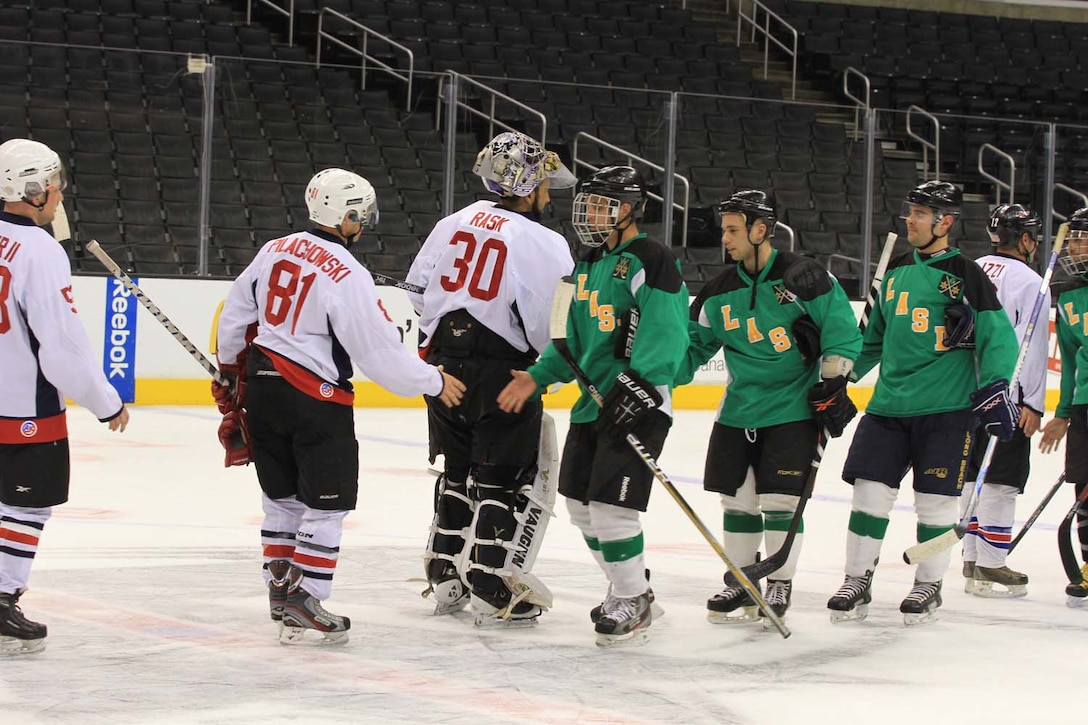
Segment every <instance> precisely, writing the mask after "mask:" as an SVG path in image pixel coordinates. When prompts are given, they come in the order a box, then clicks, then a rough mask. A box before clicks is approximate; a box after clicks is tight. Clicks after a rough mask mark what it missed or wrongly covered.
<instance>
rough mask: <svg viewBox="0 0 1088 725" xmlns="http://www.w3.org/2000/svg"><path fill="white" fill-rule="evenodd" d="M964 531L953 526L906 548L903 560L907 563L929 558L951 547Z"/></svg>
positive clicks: (962, 535)
mask: <svg viewBox="0 0 1088 725" xmlns="http://www.w3.org/2000/svg"><path fill="white" fill-rule="evenodd" d="M966 533H967V532H966V531H963V532H961V531H960V528H959V526H953V527H952V528H951V529H949V530H948V531H946V532H944V533H943V534H941V535H940V536H937V537H934V538H932V539H930V540H929V541H923V542H921V543H920V544H915V545H914V546H912V547H910V548H908V549H907V550H906V551H904V552H903V561H905V562H907V563H908V564H918V563H921V562H923V561H925V560H926V559H931V558H933V557H934V556H936V555H937V554H940V553H941V552H942V551H944V550H945V549H951V548H952V547H953V546H955V545H956V542H957V541H959V540H960V539H962V538H963V537H964V535H965V534H966Z"/></svg>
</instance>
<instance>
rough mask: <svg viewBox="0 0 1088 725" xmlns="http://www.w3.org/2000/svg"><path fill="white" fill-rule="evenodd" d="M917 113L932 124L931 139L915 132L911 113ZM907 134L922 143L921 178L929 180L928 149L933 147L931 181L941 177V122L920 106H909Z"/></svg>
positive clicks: (938, 179)
mask: <svg viewBox="0 0 1088 725" xmlns="http://www.w3.org/2000/svg"><path fill="white" fill-rule="evenodd" d="M915 114H916V115H919V116H922V117H923V118H925V119H926V120H927V121H929V122H930V123H931V124H932V125H933V140H932V141H930V140H929V139H927V138H925V137H924V136H922V135H921V134H919V133H916V132H915V130H914V128H913V127H912V126H911V123H910V120H911V116H912V115H915ZM907 135H908V136H910V137H911V138H912V139H914V140H915V141H917V142H918V143H920V144H922V179H924V180H926V181H928V180H929V150H930V149H933V181H940V179H941V122H940V121H938V120H937V117H936V116H934V115H933V114H932V113H930V112H929V111H927V110H926V109H924V108H922V107H921V106H910V107H909V108H908V109H907Z"/></svg>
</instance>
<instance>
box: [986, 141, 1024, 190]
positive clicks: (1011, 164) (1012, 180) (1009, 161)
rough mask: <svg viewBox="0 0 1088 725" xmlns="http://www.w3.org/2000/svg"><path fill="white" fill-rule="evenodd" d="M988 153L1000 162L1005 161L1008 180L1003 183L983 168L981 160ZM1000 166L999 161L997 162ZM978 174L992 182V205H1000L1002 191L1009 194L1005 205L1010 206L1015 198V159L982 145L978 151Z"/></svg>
mask: <svg viewBox="0 0 1088 725" xmlns="http://www.w3.org/2000/svg"><path fill="white" fill-rule="evenodd" d="M987 151H989V152H990V153H992V154H993V155H994V156H997V157H998V159H1000V160H1001V161H1005V162H1006V163H1007V164H1008V165H1009V180H1008V181H1003V180H1002V179H1000V178H998V177H996V176H994V175H993V174H991V173H990V172H988V171H987V170H986V169H985V168H983V164H982V162H983V160H984V159H985V157H986V152H987ZM998 163H999V164H1000V161H999V162H998ZM978 173H979V176H981V177H982V178H984V179H986V180H988V181H992V182H994V186H995V187H996V188H995V189H994V204H995V205H999V204H1001V190H1002V189H1004V190H1006V191H1007V192H1009V200H1008V202H1007V203H1009V204H1012V203H1013V199H1014V197H1015V196H1016V159H1014V158H1013V157H1012V155H1011V154H1007V153H1005V152H1004V151H1002V150H1001V149H999V148H998V147H996V146H994V145H993V144H989V143H984V144H982V146H980V147H979V149H978Z"/></svg>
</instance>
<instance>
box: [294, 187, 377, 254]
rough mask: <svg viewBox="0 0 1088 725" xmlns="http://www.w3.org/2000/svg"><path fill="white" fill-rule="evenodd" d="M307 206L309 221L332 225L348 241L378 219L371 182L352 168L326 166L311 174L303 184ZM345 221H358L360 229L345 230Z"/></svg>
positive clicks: (371, 226)
mask: <svg viewBox="0 0 1088 725" xmlns="http://www.w3.org/2000/svg"><path fill="white" fill-rule="evenodd" d="M306 209H307V210H308V211H309V213H310V221H312V222H314V223H315V224H320V225H321V226H323V227H331V228H333V229H335V230H336V231H338V232H340V234H341V235H343V236H344V237H345V238H347V241H348V244H351V243H353V242H354V241H355V240H356V238H358V236H359V233H360V232H361V231H362V230H363V229H372V228H373V227H374V225H375V224H377V223H378V197H377V195H376V194H375V193H374V187H373V186H371V185H370V182H369V181H367V180H366V179H364V178H363V177H361V176H359V175H358V174H356V173H353V172H351V171H346V170H344V169H325V170H324V171H319V172H317V173H316V174H314V177H313V178H312V179H310V183H309V184H308V185H307V186H306ZM345 221H348V222H358V223H359V224H360V225H361V227H360V230H359V232H356V233H355V234H352V235H350V237H349V236H348V235H346V234H344V232H343V229H342V228H341V227H342V225H343V223H344V222H345Z"/></svg>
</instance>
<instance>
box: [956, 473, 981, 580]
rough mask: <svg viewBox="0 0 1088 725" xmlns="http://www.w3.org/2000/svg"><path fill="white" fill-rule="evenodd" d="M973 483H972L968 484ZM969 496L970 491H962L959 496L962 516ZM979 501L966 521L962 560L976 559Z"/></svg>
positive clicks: (965, 510) (961, 516) (965, 511)
mask: <svg viewBox="0 0 1088 725" xmlns="http://www.w3.org/2000/svg"><path fill="white" fill-rule="evenodd" d="M970 485H973V484H970ZM969 497H970V491H964V492H963V493H962V494H961V495H960V498H959V502H960V503H959V515H960V518H963V515H964V514H965V513H967V499H968V498H969ZM981 505H982V504H981V501H980V502H979V506H976V507H975V515H974V516H972V517H971V521H969V522H968V527H967V533H966V534H964V537H963V542H962V543H963V560H964V561H977V560H978V512H979V508H980V507H981Z"/></svg>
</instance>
